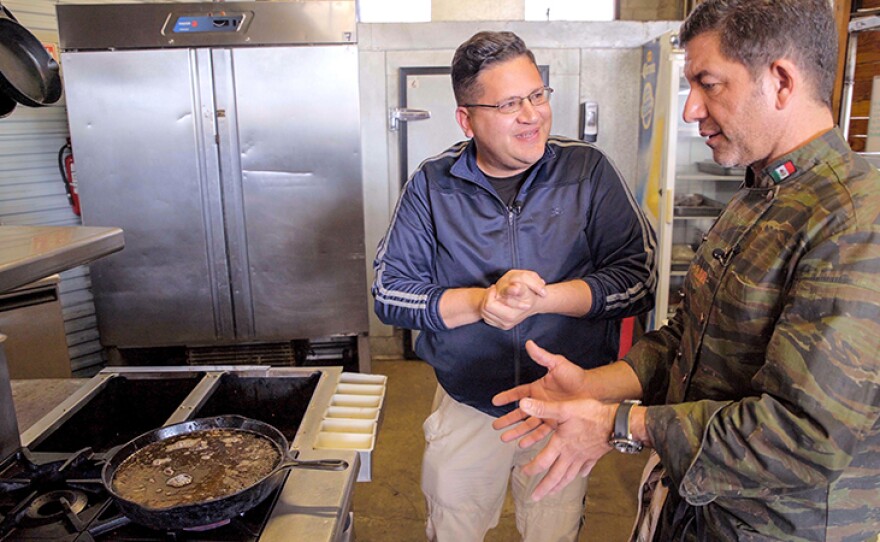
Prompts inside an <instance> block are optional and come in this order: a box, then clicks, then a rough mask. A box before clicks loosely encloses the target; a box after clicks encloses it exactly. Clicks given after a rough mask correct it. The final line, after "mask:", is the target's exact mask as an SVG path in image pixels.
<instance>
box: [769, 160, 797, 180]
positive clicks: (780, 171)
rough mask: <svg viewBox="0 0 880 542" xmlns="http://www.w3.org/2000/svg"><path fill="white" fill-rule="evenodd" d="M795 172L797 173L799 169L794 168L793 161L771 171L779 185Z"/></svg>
mask: <svg viewBox="0 0 880 542" xmlns="http://www.w3.org/2000/svg"><path fill="white" fill-rule="evenodd" d="M795 171H797V169H796V168H795V167H794V164H792V163H791V160H789V161H788V162H786V163H784V164H782V165H781V166H778V167H776V168H775V169H772V170H770V176H771V177H773V180H774V181H775V182H777V183H778V182H780V181H783V180H785V179H787V178H789V177H791V174H792V173H794V172H795Z"/></svg>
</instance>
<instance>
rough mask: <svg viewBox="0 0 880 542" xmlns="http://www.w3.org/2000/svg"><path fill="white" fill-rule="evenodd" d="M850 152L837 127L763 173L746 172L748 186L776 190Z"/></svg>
mask: <svg viewBox="0 0 880 542" xmlns="http://www.w3.org/2000/svg"><path fill="white" fill-rule="evenodd" d="M846 152H849V147H848V146H847V144H846V140H844V139H843V134H842V133H841V132H840V129H839V128H837V127H835V128H832V129H831V130H828V131H827V132H825V133H823V134H822V135H820V136H818V137H816V138H814V139H812V140H811V141H809V142H808V143H806V144H804V145H803V146H801V147H798V148H797V149H795V150H793V151H792V152H790V153H788V154H786V155H784V156H781V157H779V158H778V159H776V160H774V161H773V162H771V163H770V164H767V167H765V168H764V169H762V170H761V171H760V172H758V173H755V171H754V170H752V168H747V170H746V186H748V187H749V188H772V187H773V186H776V185H778V184H783V183H787V182H789V181H791V180H792V179H795V178H797V177H799V176H800V175H801V173H803V172H805V171H809V170H811V169H813V167H815V166H816V165H817V164H819V163H821V162H825V161H827V160H828V158H829V157H831V156H839V155H841V154H843V153H846Z"/></svg>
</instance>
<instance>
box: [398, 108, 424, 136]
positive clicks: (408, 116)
mask: <svg viewBox="0 0 880 542" xmlns="http://www.w3.org/2000/svg"><path fill="white" fill-rule="evenodd" d="M388 118H389V123H390V129H391V131H392V132H396V131H398V130H400V123H401V122H412V121H416V120H428V119H429V118H431V112H430V111H428V110H425V109H410V108H408V107H395V108H393V109H391V111H390V112H389V115H388Z"/></svg>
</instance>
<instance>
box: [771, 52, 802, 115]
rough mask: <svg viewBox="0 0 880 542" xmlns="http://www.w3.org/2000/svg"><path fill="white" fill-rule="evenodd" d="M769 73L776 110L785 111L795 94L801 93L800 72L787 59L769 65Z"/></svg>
mask: <svg viewBox="0 0 880 542" xmlns="http://www.w3.org/2000/svg"><path fill="white" fill-rule="evenodd" d="M769 71H770V81H771V83H772V85H773V86H772V90H773V92H774V94H775V97H776V109H780V110H781V109H785V108H786V107H788V106H789V105H791V103H792V100H793V99H794V97H795V93H800V92H802V88H803V85H802V83H803V79H802V78H801V72H800V71H799V70H798V68H797V66H796V65H795V64H794V63H793V62H792V61H791V60H788V59H787V58H781V59H779V60H777V61H775V62H773V63H772V64H770V70H769Z"/></svg>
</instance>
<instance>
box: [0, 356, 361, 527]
mask: <svg viewBox="0 0 880 542" xmlns="http://www.w3.org/2000/svg"><path fill="white" fill-rule="evenodd" d="M340 373H341V368H338V367H316V368H276V367H263V366H245V367H242V366H204V367H159V368H156V367H137V368H118V367H117V368H111V369H105V370H104V371H102V372H101V373H99V374H98V375H97V376H95V377H93V378H92V379H91V380H89V381H88V382H87V383H86V384H85V385H84V386H83V387H82V388H80V389H79V390H78V391H77V392H76V393H74V394H73V395H72V396H71V397H70V398H68V399H67V400H66V401H64V402H63V403H61V404H60V405H59V406H58V407H56V408H55V409H54V410H52V411H51V412H50V413H49V414H47V415H46V416H45V417H44V418H42V419H41V420H40V421H38V422H37V423H36V424H35V425H34V426H33V427H31V428H30V429H28V430H27V431H26V432H25V433H23V434H22V439H21V440H22V445H23V447H22V448H20V449H19V450H18V451H16V452H15V453H14V454H12V455H11V456H10V457H8V458H5V459H4V460H3V461H2V463H0V541H3V542H6V541H12V540H23V541H27V540H54V541H61V542H92V541H94V542H99V541H105V540H106V541H122V540H125V541H152V540H161V541H171V540H173V541H218V542H219V541H259V542H273V541H276V540H285V541H298V540H303V541H309V542H312V541H327V542H341V541H346V540H350V539H351V537H352V534H351V533H352V529H353V525H352V522H353V515H352V513H351V497H352V492H353V487H354V482H355V479H356V476H357V472H358V467H359V464H358V456H357V453H356V452H351V451H345V450H322V449H315V448H314V447H313V445H314V443H315V437H316V435H317V434H318V432H319V426H320V420H321V417H322V415H323V414H324V411H325V410H326V409H327V406H328V405H329V404H330V400H331V397H332V396H333V393H334V391H335V389H336V386H337V382H338V379H339V375H340ZM225 414H238V415H241V416H246V417H249V418H254V419H257V420H260V421H263V422H265V423H269V424H271V425H274V426H275V427H276V428H278V429H279V430H280V431H281V432H282V433H283V434H284V435H285V437H286V438H287V439H288V441H289V442H291V443H292V444H291V452H292V454H295V455H297V457H298V458H299V459H306V460H308V459H343V460H345V461H347V462H348V463H349V464H350V467H349V468H348V469H347V470H345V471H341V472H332V471H307V470H304V469H295V468H294V469H292V470H291V471H289V472H288V475H287V478H286V480H285V482H284V483H283V484H281V485H279V488H278V489H277V490H276V491H275V492H274V493H273V494H272V495H270V496H269V497H268V498H267V499H266V500H265V501H263V502H262V503H260V504H259V505H257V506H255V507H254V508H251V509H250V510H249V511H247V512H246V513H244V514H242V515H240V516H236V517H233V518H231V519H230V520H228V521H224V522H220V523H219V524H214V525H206V526H204V527H200V528H197V529H189V530H179V531H156V530H153V529H149V528H146V527H143V526H140V525H138V524H136V523H133V522H131V521H130V520H129V519H128V518H126V517H125V516H124V515H122V514H121V513H120V511H119V510H118V509H117V507H116V505H115V503H114V501H113V499H112V497H111V496H110V495H109V494H108V493H107V492H106V490H105V489H104V486H103V484H102V483H101V469H102V468H103V466H104V463H105V461H106V460H107V459H108V458H109V457H110V456H111V455H112V453H113V452H114V451H115V450H116V449H118V448H119V447H120V446H121V445H123V444H125V443H126V442H128V441H129V440H131V439H132V438H134V437H136V436H138V435H140V434H142V433H145V432H148V431H151V430H153V429H155V428H157V427H161V426H164V425H169V424H173V423H178V422H180V421H185V420H189V419H195V418H202V417H209V416H218V415H225Z"/></svg>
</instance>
